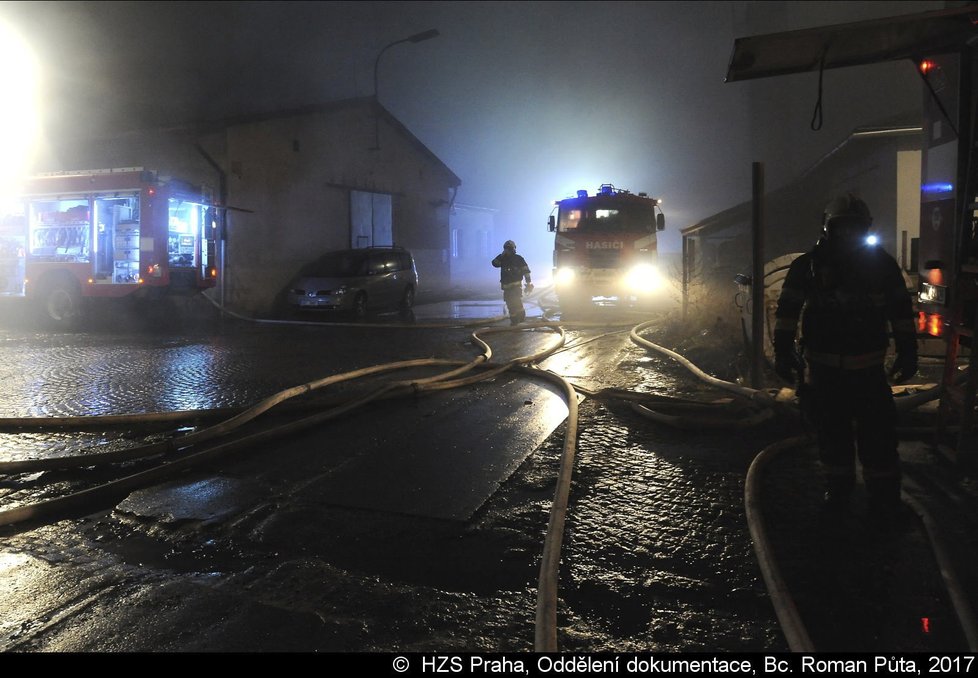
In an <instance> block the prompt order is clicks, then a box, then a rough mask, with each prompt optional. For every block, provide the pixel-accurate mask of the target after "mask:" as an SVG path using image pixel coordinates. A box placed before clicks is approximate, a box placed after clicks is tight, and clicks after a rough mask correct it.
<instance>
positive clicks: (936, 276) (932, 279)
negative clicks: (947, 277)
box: [927, 268, 944, 285]
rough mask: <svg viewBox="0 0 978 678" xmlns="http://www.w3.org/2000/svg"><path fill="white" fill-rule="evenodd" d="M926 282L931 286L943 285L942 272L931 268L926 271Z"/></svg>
mask: <svg viewBox="0 0 978 678" xmlns="http://www.w3.org/2000/svg"><path fill="white" fill-rule="evenodd" d="M927 282H929V283H930V284H931V285H943V284H944V271H943V270H942V269H940V268H932V269H930V270H929V271H927Z"/></svg>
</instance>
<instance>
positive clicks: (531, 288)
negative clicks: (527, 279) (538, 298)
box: [524, 283, 533, 294]
mask: <svg viewBox="0 0 978 678" xmlns="http://www.w3.org/2000/svg"><path fill="white" fill-rule="evenodd" d="M532 291H533V283H526V289H525V290H524V292H525V293H526V294H529V293H530V292H532Z"/></svg>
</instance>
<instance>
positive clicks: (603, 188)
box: [600, 184, 615, 195]
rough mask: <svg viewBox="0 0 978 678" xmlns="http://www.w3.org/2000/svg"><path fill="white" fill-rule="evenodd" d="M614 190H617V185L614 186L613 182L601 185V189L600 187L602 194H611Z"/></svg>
mask: <svg viewBox="0 0 978 678" xmlns="http://www.w3.org/2000/svg"><path fill="white" fill-rule="evenodd" d="M614 192H615V187H614V186H612V185H611V184H602V185H601V189H600V193H601V195H611V194H612V193H614Z"/></svg>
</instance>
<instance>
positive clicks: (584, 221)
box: [550, 184, 665, 309]
mask: <svg viewBox="0 0 978 678" xmlns="http://www.w3.org/2000/svg"><path fill="white" fill-rule="evenodd" d="M660 202H661V201H659V200H656V199H655V198H650V197H649V196H648V195H647V194H646V193H639V194H638V195H633V194H632V193H629V192H628V191H625V190H620V189H617V188H615V187H614V186H612V185H611V184H603V185H602V186H601V187H600V188H599V189H598V192H597V193H596V194H595V195H588V192H587V191H586V190H580V191H578V192H577V195H576V196H575V197H573V198H566V199H564V200H558V201H557V202H556V203H555V205H556V209H557V215H556V217H555V216H554V215H551V216H550V230H551V231H552V232H555V233H556V235H555V239H554V270H553V274H554V286H555V288H556V291H557V296H558V298H559V300H560V304H561V307H562V308H564V309H566V308H567V307H569V306H570V307H572V306H575V305H577V304H583V303H589V302H590V301H591V300H592V299H593V298H594V297H597V296H601V297H617V298H618V299H619V300H647V299H649V298H651V297H652V296H654V295H655V294H656V291H657V288H658V287H660V285H661V278H660V276H659V272H658V270H657V268H656V261H657V240H656V231H661V230H662V229H664V228H665V216H664V215H663V214H662V208H661V207H659V203H660ZM656 210H658V211H659V212H658V214H656Z"/></svg>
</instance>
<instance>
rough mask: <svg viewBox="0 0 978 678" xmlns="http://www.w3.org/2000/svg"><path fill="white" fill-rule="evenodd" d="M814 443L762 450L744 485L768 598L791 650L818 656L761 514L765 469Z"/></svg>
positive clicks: (797, 441)
mask: <svg viewBox="0 0 978 678" xmlns="http://www.w3.org/2000/svg"><path fill="white" fill-rule="evenodd" d="M809 442H811V441H810V439H809V438H808V437H806V436H799V437H797V438H788V439H786V440H782V441H779V442H777V443H774V444H773V445H770V446H769V447H766V448H764V449H763V450H761V452H760V454H758V455H757V456H756V457H754V461H753V462H751V465H750V468H749V469H748V470H747V480H746V481H745V483H744V507H745V509H746V512H747V527H748V529H749V530H750V536H751V540H752V541H753V542H754V553H755V554H756V555H757V562H758V564H759V565H760V567H761V575H762V576H763V577H764V584H765V586H767V591H768V595H770V596H771V603H772V604H773V605H774V613H775V615H776V616H777V618H778V622H779V623H780V624H781V630H782V631H783V632H784V635H785V639H786V640H787V641H788V647H789V649H790V650H791V651H792V652H814V651H815V647H814V645H813V644H812V640H811V638H810V637H809V636H808V630H807V629H806V628H805V624H804V623H803V622H802V621H801V615H800V614H798V608H797V607H796V606H795V601H794V599H793V598H792V597H791V593H790V591H789V590H788V586H787V584H786V583H785V581H784V577H783V576H782V575H781V569H780V568H779V567H778V564H777V559H776V558H775V557H774V553H773V550H772V548H771V544H770V542H769V541H768V538H767V531H766V530H765V529H764V522H763V518H762V514H761V474H762V472H763V470H764V468H765V467H766V466H767V464H768V463H770V461H771V459H773V458H774V457H776V456H777V455H778V454H780V453H781V452H783V451H784V450H789V449H792V448H795V447H798V446H800V445H803V444H807V443H809Z"/></svg>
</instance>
